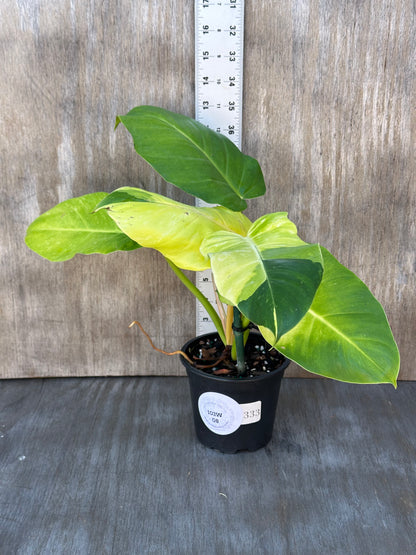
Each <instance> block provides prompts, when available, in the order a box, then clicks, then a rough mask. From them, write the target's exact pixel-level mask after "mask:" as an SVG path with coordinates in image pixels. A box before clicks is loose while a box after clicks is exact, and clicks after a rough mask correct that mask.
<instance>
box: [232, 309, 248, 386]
mask: <svg viewBox="0 0 416 555" xmlns="http://www.w3.org/2000/svg"><path fill="white" fill-rule="evenodd" d="M233 329H234V338H235V347H236V354H237V370H238V373H239V375H240V376H242V375H243V374H244V372H245V371H246V365H245V356H244V330H243V325H242V322H241V314H240V311H239V310H238V308H237V307H236V306H235V307H234V326H233Z"/></svg>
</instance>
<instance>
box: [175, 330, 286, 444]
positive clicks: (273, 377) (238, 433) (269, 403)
mask: <svg viewBox="0 0 416 555" xmlns="http://www.w3.org/2000/svg"><path fill="white" fill-rule="evenodd" d="M215 336H217V334H216V333H210V334H205V335H201V336H199V337H196V338H194V339H192V340H190V341H188V342H187V343H186V344H185V345H184V346H183V347H182V351H183V352H185V353H186V354H189V353H190V352H191V351H192V349H193V347H194V346H195V345H198V343H199V342H200V340H201V339H203V338H213V337H215ZM248 342H256V343H257V342H260V344H262V345H265V346H266V345H267V344H266V343H265V341H264V339H263V338H262V336H261V335H260V334H258V333H252V334H250V336H249V338H248ZM180 358H181V362H182V364H183V365H184V366H185V368H186V372H187V374H188V377H189V386H190V391H191V401H192V408H193V414H194V422H195V431H196V435H197V438H198V439H199V441H200V442H201V443H202V444H203V445H205V446H207V447H210V448H212V449H217V450H219V451H221V452H222V453H236V452H237V451H256V450H257V449H260V448H261V447H264V446H265V445H266V444H267V443H268V442H269V441H270V439H271V437H272V433H273V425H274V420H275V415H276V407H277V401H278V397H279V390H280V383H281V380H282V377H283V374H284V371H285V368H287V366H288V364H289V362H290V361H289V360H288V359H286V358H285V359H284V361H283V363H281V364H280V365H279V367H278V368H277V369H271V370H270V372H269V373H264V374H262V375H261V376H255V377H251V378H249V377H247V378H230V377H224V376H215V375H212V374H207V373H206V372H204V371H202V370H199V369H197V368H195V367H194V366H192V365H191V364H190V363H189V362H188V361H187V360H186V359H185V358H184V357H182V356H181V357H180Z"/></svg>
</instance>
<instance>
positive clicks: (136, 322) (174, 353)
mask: <svg viewBox="0 0 416 555" xmlns="http://www.w3.org/2000/svg"><path fill="white" fill-rule="evenodd" d="M134 324H136V326H139V328H140V331H141V332H142V333H143V334H144V335H145V336H146V338H147V340H148V341H149V343H150V345H151V347H152V349H154V350H155V351H157V352H158V353H162V354H163V355H169V356H172V355H182V356H183V358H185V359H186V360H187V361H188V362H189V363H190V364H192V365H193V362H192V360H191V359H190V358H189V357H188V355H187V354H186V353H184V352H183V351H173V352H172V353H168V352H166V351H163V350H162V349H158V348H157V347H156V346H155V345H154V344H153V341H152V340H151V339H150V337H149V334H148V333H146V332H145V331H144V329H143V326H142V325H141V323H140V322H138V321H137V320H134V321H133V322H132V323H131V324H130V325H129V328H132V327H133V326H134Z"/></svg>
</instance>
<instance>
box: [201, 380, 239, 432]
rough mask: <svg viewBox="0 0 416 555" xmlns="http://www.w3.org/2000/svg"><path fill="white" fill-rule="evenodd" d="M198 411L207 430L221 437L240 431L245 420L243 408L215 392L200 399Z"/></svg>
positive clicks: (229, 398)
mask: <svg viewBox="0 0 416 555" xmlns="http://www.w3.org/2000/svg"><path fill="white" fill-rule="evenodd" d="M198 409H199V414H200V415H201V418H202V420H203V422H204V424H205V425H206V426H207V428H209V429H210V430H211V432H214V433H215V434H219V435H221V436H226V435H228V434H232V433H233V432H235V431H236V430H238V428H239V427H240V426H241V423H242V420H243V410H242V408H241V406H240V405H239V404H238V403H237V401H234V399H231V397H227V395H223V394H222V393H215V392H213V391H208V392H206V393H203V394H202V395H201V396H200V398H199V399H198Z"/></svg>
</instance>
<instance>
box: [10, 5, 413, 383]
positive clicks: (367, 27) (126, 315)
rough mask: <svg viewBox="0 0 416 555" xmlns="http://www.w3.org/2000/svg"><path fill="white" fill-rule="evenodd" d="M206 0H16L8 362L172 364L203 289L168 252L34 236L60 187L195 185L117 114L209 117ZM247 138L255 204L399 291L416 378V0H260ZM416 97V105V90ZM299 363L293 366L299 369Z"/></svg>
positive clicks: (392, 309)
mask: <svg viewBox="0 0 416 555" xmlns="http://www.w3.org/2000/svg"><path fill="white" fill-rule="evenodd" d="M193 15H194V13H193V2H192V1H191V0H163V1H162V0H153V1H152V2H148V1H146V0H119V1H118V2H112V1H110V0H104V1H102V2H95V1H94V0H88V1H82V0H31V1H30V2H28V1H17V0H3V1H2V2H1V4H0V21H1V41H0V56H1V60H2V63H1V64H0V72H1V88H2V94H1V105H2V106H1V126H2V133H1V138H0V141H1V168H2V169H1V175H2V179H1V187H2V196H1V219H0V225H1V235H0V241H1V259H0V264H1V291H0V294H1V301H0V302H1V319H0V334H1V335H0V342H1V343H0V349H1V363H0V373H1V376H2V377H5V378H8V377H9V378H10V377H12V378H14V377H33V376H69V375H72V376H83V375H134V374H170V375H175V374H178V373H180V372H181V369H180V367H179V361H178V360H177V359H176V358H175V359H174V360H173V359H172V358H168V357H163V356H162V355H155V354H154V353H153V351H152V350H151V348H150V347H149V346H148V344H147V342H146V340H145V338H144V337H142V336H141V335H139V333H138V330H137V329H135V330H129V329H128V324H129V323H130V322H131V321H132V320H133V319H135V318H137V319H140V321H141V322H142V323H143V325H144V326H145V328H146V329H147V330H148V332H149V333H150V335H151V336H152V338H153V339H154V341H155V343H156V344H157V345H158V346H159V347H161V348H164V349H168V350H170V349H172V350H173V349H175V348H178V347H179V346H180V345H181V344H182V343H183V342H184V341H185V340H186V339H188V338H189V337H191V336H192V335H193V334H194V302H193V299H192V298H191V296H190V295H189V294H188V293H187V292H186V291H185V292H184V291H183V289H182V286H181V284H179V283H178V282H177V281H176V279H175V277H174V276H173V275H171V274H170V273H169V270H168V268H167V266H166V264H165V262H164V260H163V259H162V258H161V257H160V256H159V255H158V254H156V253H153V252H152V251H145V250H144V249H143V250H140V251H137V252H134V253H127V254H124V253H123V254H113V255H109V256H107V257H100V256H96V255H93V256H89V257H76V258H75V259H73V260H72V261H68V262H66V263H61V264H52V263H49V262H46V261H44V260H42V259H40V258H39V257H38V256H36V255H35V254H33V253H31V252H30V251H29V250H28V249H27V248H26V247H25V245H24V235H25V229H26V227H27V225H28V224H29V223H30V222H31V220H32V219H34V218H35V217H36V216H37V215H38V214H39V213H40V212H42V211H44V210H46V209H48V208H49V207H51V206H52V205H54V204H55V203H56V202H58V201H61V200H64V199H67V198H69V197H71V196H74V195H81V194H84V193H89V192H93V191H98V190H103V191H111V190H113V189H114V188H116V187H119V186H122V185H133V186H134V185H140V186H145V187H148V188H149V189H150V190H153V191H158V192H160V193H162V194H163V193H168V194H171V193H172V194H173V195H174V198H176V199H178V200H182V201H183V200H186V197H185V195H183V194H181V193H180V192H178V191H173V190H172V187H171V186H169V185H166V184H165V183H164V182H163V181H162V180H160V179H158V178H157V177H156V176H155V175H154V173H153V171H152V170H150V169H149V167H147V165H146V164H145V163H144V162H142V161H141V160H140V159H139V158H138V157H137V155H136V154H135V153H134V151H133V149H132V145H131V142H130V139H129V136H128V135H127V133H126V132H125V131H124V130H123V129H119V130H117V132H114V131H113V125H114V119H115V116H116V114H118V113H125V112H126V111H127V110H129V109H130V108H132V107H133V106H135V105H139V104H156V105H160V106H163V107H165V108H168V109H172V110H175V111H178V112H182V113H185V114H187V115H193V113H194V78H193V72H194V60H193V31H194V28H193ZM245 32H246V38H245V86H244V99H245V100H244V122H243V123H244V133H243V137H244V138H243V150H244V151H245V152H246V153H248V154H251V155H252V156H255V157H257V158H258V159H259V161H260V163H261V165H262V167H263V170H264V173H265V177H266V182H267V183H268V193H267V195H266V196H265V198H264V199H259V200H255V201H253V202H251V205H250V208H249V211H248V215H249V216H250V217H252V218H255V217H257V216H259V215H261V214H262V213H263V212H265V211H278V210H287V211H288V212H289V215H290V217H291V218H292V219H293V220H294V221H295V222H296V223H297V225H298V227H299V230H300V233H301V236H302V237H303V238H304V239H305V240H307V241H311V242H314V241H319V242H321V243H322V244H323V245H325V246H326V247H328V248H329V249H330V250H331V251H332V252H333V253H334V254H335V255H336V256H337V257H338V258H339V259H340V260H341V261H342V262H343V263H344V264H346V265H347V266H349V267H350V268H351V269H352V270H354V271H355V272H356V273H358V275H360V277H361V278H362V279H363V280H364V281H365V282H366V283H367V284H368V285H369V287H370V288H371V290H372V291H373V292H374V293H375V294H376V295H377V297H378V298H379V299H380V300H381V301H382V303H383V304H384V305H385V307H386V312H387V314H388V317H389V319H390V322H391V325H392V328H393V330H394V333H395V336H396V338H397V341H398V344H399V347H400V350H401V354H402V370H401V375H400V377H401V378H402V379H415V378H416V369H415V367H414V365H413V359H414V349H413V343H414V337H415V331H416V329H415V328H416V324H415V319H414V314H415V313H416V306H415V290H416V287H415V196H416V195H415V174H416V171H415V157H414V148H413V147H414V141H415V113H414V111H412V110H414V98H415V96H414V93H415V38H414V37H415V35H416V25H415V6H414V2H412V1H411V0H374V1H373V2H361V1H358V0H357V1H352V2H341V1H334V0H320V1H318V0H287V1H283V2H255V1H254V0H246V30H245ZM412 103H413V106H412ZM293 374H296V375H298V374H297V371H296V369H292V375H293Z"/></svg>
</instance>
